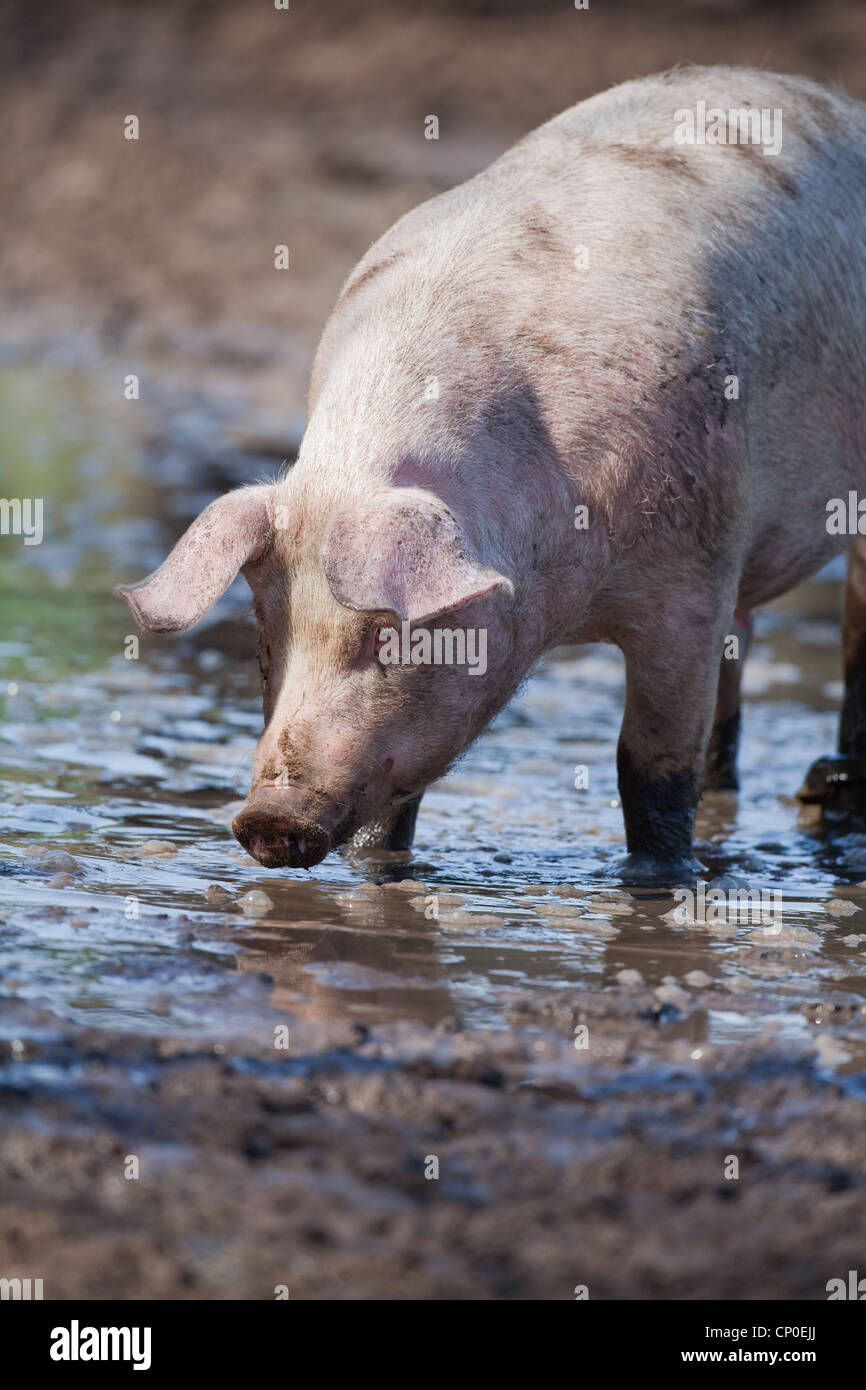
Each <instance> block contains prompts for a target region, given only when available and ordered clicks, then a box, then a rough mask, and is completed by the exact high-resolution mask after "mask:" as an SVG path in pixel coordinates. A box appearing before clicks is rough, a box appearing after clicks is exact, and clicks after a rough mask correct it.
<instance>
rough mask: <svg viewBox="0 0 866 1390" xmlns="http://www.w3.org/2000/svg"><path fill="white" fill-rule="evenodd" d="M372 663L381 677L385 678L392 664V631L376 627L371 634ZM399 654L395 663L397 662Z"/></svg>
mask: <svg viewBox="0 0 866 1390" xmlns="http://www.w3.org/2000/svg"><path fill="white" fill-rule="evenodd" d="M372 648H373V661H374V663H375V664H376V666H377V667H378V668H379V670H380V672H381V673H382V675H383V676H386V675H387V674H388V672H389V671H390V670H391V667H392V665H393V663H394V655H393V653H394V629H393V628H388V627H378V628H376V629H375V631H374V633H373V643H372ZM399 659H400V658H399V654H398V656H397V661H398V662H399Z"/></svg>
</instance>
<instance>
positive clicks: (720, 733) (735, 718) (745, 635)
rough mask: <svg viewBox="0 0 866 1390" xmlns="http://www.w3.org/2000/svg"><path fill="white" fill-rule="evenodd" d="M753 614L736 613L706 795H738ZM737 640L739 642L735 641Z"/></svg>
mask: <svg viewBox="0 0 866 1390" xmlns="http://www.w3.org/2000/svg"><path fill="white" fill-rule="evenodd" d="M752 627H753V623H752V615H751V613H739V612H738V613H735V614H734V622H733V625H732V628H731V631H730V633H728V634H727V635H726V637H725V650H724V654H723V656H722V661H721V667H720V669H719V691H718V695H717V696H716V713H715V716H714V719H713V732H712V734H711V735H710V746H709V748H708V749H707V761H706V766H705V768H704V790H705V791H713V792H720V791H736V790H737V788H738V786H739V785H740V784H739V779H738V777H737V749H738V747H739V743H740V683H741V679H742V674H743V664H744V662H745V660H746V653H747V652H748V650H749V643H750V642H751V640H752ZM732 639H735V640H732Z"/></svg>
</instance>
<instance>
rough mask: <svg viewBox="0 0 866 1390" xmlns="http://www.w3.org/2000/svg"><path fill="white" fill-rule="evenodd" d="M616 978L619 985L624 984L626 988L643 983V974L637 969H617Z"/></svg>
mask: <svg viewBox="0 0 866 1390" xmlns="http://www.w3.org/2000/svg"><path fill="white" fill-rule="evenodd" d="M616 978H617V979H618V980H619V982H620V984H621V985H625V986H626V988H628V989H632V988H634V987H635V986H637V985H641V984H643V975H642V974H641V973H640V971H639V970H618V971H617V974H616Z"/></svg>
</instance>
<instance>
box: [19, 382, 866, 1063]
mask: <svg viewBox="0 0 866 1390" xmlns="http://www.w3.org/2000/svg"><path fill="white" fill-rule="evenodd" d="M0 397H2V406H3V410H2V418H3V422H4V423H3V430H4V434H5V439H4V441H3V444H4V449H3V454H4V458H5V459H7V460H9V461H11V463H10V465H9V467H8V469H7V471H6V473H5V476H4V490H5V491H6V492H7V493H8V494H9V495H21V496H37V495H38V496H43V497H44V499H45V504H44V506H45V513H44V514H45V523H44V525H45V535H44V540H43V542H42V544H41V545H39V546H35V545H34V546H26V545H24V544H23V543H22V541H21V539H20V538H17V537H14V536H8V537H4V538H3V541H2V547H0V566H2V570H0V582H2V592H3V597H2V600H0V602H2V613H3V623H2V642H0V662H2V680H0V697H2V712H3V723H2V733H0V740H2V741H0V778H2V798H3V806H4V815H3V831H2V844H0V911H2V914H3V919H4V921H3V957H4V959H3V978H4V993H5V995H6V996H7V997H12V998H14V999H15V1000H16V1001H19V1002H23V1001H26V1002H27V1003H29V1004H32V1005H34V1006H38V1007H39V1008H40V1009H44V1010H47V1011H48V1013H49V1014H50V1015H53V1016H56V1017H57V1018H58V1019H62V1020H64V1021H86V1022H87V1024H88V1025H89V1026H93V1025H105V1026H108V1027H112V1028H134V1029H137V1030H141V1031H143V1032H163V1031H169V1030H170V1031H175V1030H181V1031H189V1032H192V1033H195V1034H196V1035H203V1034H204V1035H210V1034H214V1035H219V1036H223V1035H224V1034H225V1033H226V1030H227V1029H229V1030H233V1029H235V1028H237V1029H239V1030H241V1031H243V1030H245V1029H248V1028H251V1027H252V1028H255V1027H257V1026H258V1023H259V1020H260V1018H261V1006H262V1003H263V1001H264V999H265V993H266V990H267V987H266V986H265V985H264V984H263V983H262V980H261V977H262V975H268V976H270V977H272V979H273V988H272V991H271V992H270V994H269V995H268V998H267V1007H268V1009H273V1008H274V1007H280V1006H286V1007H289V1008H291V1009H292V1010H300V1011H301V1012H302V1013H309V1014H311V1015H313V1016H326V1015H327V1016H333V1015H335V1014H345V1015H347V1016H356V1017H360V1018H363V1019H364V1020H365V1021H368V1022H369V1021H373V1020H377V1019H394V1018H406V1019H418V1020H423V1021H424V1022H426V1023H435V1022H436V1021H437V1020H439V1019H441V1018H443V1017H446V1016H450V1015H454V1016H456V1017H458V1018H459V1019H460V1020H461V1021H462V1022H463V1023H464V1024H470V1025H477V1026H490V1027H494V1028H497V1027H503V1026H505V1024H506V1018H507V1013H508V1008H509V1004H510V1002H511V1001H512V999H513V998H514V997H516V996H519V995H521V994H523V993H524V992H525V991H526V990H527V989H528V988H531V989H532V990H537V991H544V990H552V989H556V988H558V987H562V986H565V985H569V984H574V983H579V984H585V985H590V986H592V987H593V988H599V987H601V988H603V987H605V986H606V985H610V984H611V983H613V982H617V976H618V972H620V971H622V970H629V971H638V972H640V975H641V977H642V978H643V979H644V980H645V981H646V982H647V983H649V984H652V985H662V984H663V982H664V980H665V979H666V978H667V977H669V976H673V977H676V978H677V981H678V982H680V981H681V979H682V977H683V976H686V975H688V974H689V973H690V972H692V971H696V970H697V971H701V972H703V973H704V974H706V975H707V976H708V977H709V979H710V980H711V981H713V982H719V983H720V984H722V985H724V986H725V987H727V988H728V989H731V990H732V991H733V992H734V994H735V995H736V994H743V995H746V996H747V995H748V993H749V992H750V991H752V990H754V989H755V987H756V986H760V990H761V993H762V996H763V998H764V1000H765V1001H766V1009H767V1012H766V1013H761V1014H760V1015H758V1016H755V1015H754V1014H752V1013H751V1012H750V1013H748V1014H746V1013H743V1014H741V1013H739V1012H738V1010H737V1009H736V1008H735V1007H734V1008H733V1009H731V1010H725V1011H723V1012H719V1013H718V1014H713V1013H712V1012H711V1013H710V1016H709V1019H708V1028H709V1030H710V1034H711V1035H712V1036H714V1037H719V1038H721V1037H724V1036H725V1035H727V1034H729V1033H732V1032H733V1033H736V1032H739V1031H743V1030H747V1031H748V1030H752V1029H756V1028H762V1027H763V1026H764V1025H765V1024H767V1023H768V1022H772V1024H773V1026H774V1027H775V1028H776V1029H780V1030H782V1031H784V1032H785V1033H789V1034H791V1035H793V1034H796V1033H797V1032H803V1031H804V1030H806V1029H807V1028H808V1024H807V1022H806V1020H805V1018H804V1016H803V1014H802V1004H803V1002H804V1000H809V1001H819V1000H820V999H821V996H822V994H823V993H824V991H825V990H826V989H827V988H828V987H829V986H832V987H833V988H835V989H839V988H842V989H844V990H846V991H848V992H850V993H851V994H852V995H853V996H854V997H856V998H857V999H860V998H862V997H863V996H864V990H866V979H864V974H863V955H864V952H863V947H864V943H866V915H864V909H866V892H864V887H863V886H858V881H859V880H860V879H862V878H864V877H866V841H864V846H863V847H862V848H860V847H859V846H857V845H856V843H854V844H850V843H848V842H846V843H845V844H843V845H842V846H841V847H840V846H836V847H835V849H834V850H830V849H828V847H827V846H825V845H823V844H822V842H821V840H820V838H819V837H818V836H817V835H816V833H815V828H814V826H813V825H812V824H811V822H810V819H809V816H810V814H811V813H809V815H806V814H804V813H803V812H802V811H801V810H800V809H799V807H798V805H797V803H796V801H795V799H794V795H793V794H794V793H795V792H796V790H797V787H798V785H799V783H800V781H801V779H802V776H803V773H804V771H805V769H806V767H807V766H808V764H809V762H810V760H811V759H812V758H813V756H816V755H817V754H819V753H822V752H826V751H831V750H832V748H833V746H834V739H835V723H836V710H837V708H838V701H839V695H840V684H839V680H838V671H839V650H838V625H837V616H836V615H837V611H838V604H839V593H838V578H837V577H836V576H834V575H825V576H822V577H821V578H819V579H818V580H816V581H814V582H813V583H812V585H810V586H809V587H808V588H807V589H804V590H802V591H800V592H799V593H798V594H797V595H796V596H794V598H793V599H789V600H788V601H787V603H786V604H785V605H784V606H782V607H780V608H779V609H777V610H775V611H771V612H766V613H764V614H762V615H761V617H760V618H759V623H758V631H757V637H756V641H755V645H754V648H753V651H752V654H751V655H750V658H749V662H748V664H747V668H746V678H745V688H746V692H747V696H748V703H747V709H746V716H745V734H744V743H743V748H742V753H741V769H742V791H741V793H740V795H739V797H738V798H736V799H735V798H734V797H733V796H729V795H723V794H718V795H714V796H710V797H707V798H706V799H705V802H704V805H703V807H702V811H701V816H700V821H699V825H698V836H699V854H700V856H701V858H702V860H703V862H704V863H705V864H706V865H707V874H706V879H707V881H708V882H709V881H710V880H712V879H714V878H715V877H716V876H718V875H731V874H733V875H734V876H735V880H736V882H737V883H739V884H740V885H741V886H744V887H748V888H750V889H756V888H757V889H762V890H764V891H765V892H766V893H767V894H768V895H770V894H772V893H774V892H775V893H778V894H779V895H780V897H779V899H776V900H775V901H776V902H777V904H778V903H781V922H780V921H779V913H778V912H777V913H776V920H774V921H773V922H772V923H770V924H768V925H762V924H761V922H755V921H753V920H751V919H749V920H745V921H743V922H742V923H737V924H734V925H733V926H730V925H723V926H719V925H716V926H715V929H714V926H713V924H712V923H709V922H708V923H706V924H702V923H695V924H689V923H686V924H682V923H680V922H677V921H676V920H672V919H671V916H670V913H671V911H672V909H673V908H674V907H675V904H674V901H673V899H672V897H671V895H670V894H665V893H653V892H644V891H642V892H639V893H638V892H635V893H632V892H629V891H627V890H624V889H623V888H622V887H621V886H620V885H618V884H617V883H616V881H615V880H612V879H611V878H610V865H611V864H612V862H613V861H614V860H615V859H616V857H617V855H618V854H620V853H621V852H622V845H623V833H622V823H621V812H620V808H619V804H618V801H617V791H616V783H615V767H614V753H615V743H616V737H617V732H618V727H619V721H620V717H621V710H622V700H623V663H622V659H621V657H620V655H619V653H618V652H616V651H615V650H614V649H612V648H607V647H603V646H599V647H591V648H586V649H580V650H567V651H561V652H558V653H556V654H555V655H554V656H553V657H552V658H551V659H550V660H549V661H547V662H546V664H545V665H544V666H543V667H542V668H541V669H540V670H539V671H538V672H537V673H536V674H535V675H534V676H533V678H532V680H531V681H530V683H529V684H528V686H527V687H526V688H525V689H524V690H523V692H522V693H521V695H520V696H519V698H518V699H517V700H515V702H514V703H513V704H512V705H511V707H510V708H509V709H508V710H507V711H506V712H505V713H504V714H503V715H502V716H501V717H500V718H499V719H498V720H497V721H496V723H495V724H494V726H493V727H492V728H491V730H490V731H489V732H488V733H487V734H486V735H485V737H484V738H482V739H481V740H480V741H479V743H478V744H477V745H476V746H475V747H474V748H473V749H472V750H471V751H470V752H469V754H468V755H467V756H466V757H465V759H464V760H463V761H462V762H461V764H460V765H459V766H458V767H457V768H455V770H454V771H453V772H452V773H451V774H450V775H449V776H448V777H446V778H445V779H444V781H443V782H441V783H440V784H438V785H437V786H436V787H434V788H433V789H431V790H430V791H429V792H428V794H427V796H426V797H425V800H424V803H423V811H422V814H421V817H420V820H419V829H418V837H417V843H416V846H415V850H414V853H413V855H411V856H408V855H374V856H372V857H364V856H363V855H361V854H354V853H352V852H351V851H350V852H348V853H346V854H344V855H339V854H335V855H331V856H330V857H329V859H328V860H327V861H326V862H325V863H324V864H322V865H320V866H318V867H317V868H316V869H315V870H314V871H313V872H312V873H305V872H304V871H300V870H299V871H296V872H292V871H285V872H283V871H280V872H272V871H266V870H262V869H261V868H260V867H259V866H258V865H257V864H255V863H254V862H253V861H252V860H251V859H249V858H248V856H247V855H246V854H245V853H244V852H243V851H242V850H241V849H240V847H239V846H238V845H237V844H236V842H235V841H234V839H233V838H232V836H231V833H230V830H229V822H230V821H231V818H232V815H233V814H234V812H235V810H236V809H237V807H238V805H239V803H240V801H241V800H242V798H243V796H244V794H245V791H246V788H247V783H248V776H249V768H250V760H251V754H252V750H253V748H254V745H255V741H256V738H257V736H258V733H259V730H260V726H261V714H260V699H259V691H258V679H257V672H256V668H255V663H254V662H253V661H252V660H251V652H252V645H253V639H252V636H251V633H252V629H251V626H250V620H249V617H248V614H247V612H246V602H245V598H244V592H243V588H242V584H241V583H240V582H239V584H238V585H237V586H236V587H235V589H233V591H232V593H231V595H230V596H229V598H228V599H227V600H226V601H225V602H224V604H223V605H221V606H220V608H219V609H218V610H217V611H216V612H215V614H214V615H212V617H211V619H210V620H209V621H208V624H207V626H206V627H205V628H204V629H203V630H202V631H200V632H198V633H195V634H193V635H192V636H191V637H189V638H185V639H180V640H178V639H167V638H154V637H151V636H148V635H145V636H143V637H142V638H141V641H140V647H139V650H138V654H137V657H136V656H135V653H134V650H132V644H130V642H129V641H128V639H129V637H131V636H133V634H132V633H131V632H130V626H131V624H130V620H129V617H128V615H127V614H126V611H125V609H124V608H123V607H122V606H121V605H120V604H119V603H117V602H116V600H114V599H113V598H112V597H111V586H112V584H113V583H114V582H117V581H118V579H121V578H122V579H129V578H134V577H138V576H140V575H141V574H142V573H144V572H145V571H146V570H147V568H148V567H150V566H151V565H152V564H153V563H155V562H156V561H157V560H158V559H159V558H160V556H161V555H162V553H164V550H165V548H166V546H167V545H169V544H170V543H171V541H172V540H173V539H174V537H175V536H176V534H177V532H178V531H179V529H180V528H181V527H182V526H183V525H184V524H186V521H187V519H188V518H189V517H190V516H191V515H193V514H194V512H195V511H196V510H197V508H198V507H199V506H200V505H201V504H203V503H204V502H206V501H207V500H208V496H209V495H210V494H209V492H208V485H207V478H206V476H205V475H206V474H207V472H208V471H209V470H208V468H207V466H206V465H204V464H202V462H201V459H199V460H198V461H196V460H195V459H194V460H192V461H190V460H189V459H188V458H187V457H186V456H185V454H184V442H185V440H186V439H187V438H188V436H189V432H190V430H191V429H193V428H197V429H198V431H199V438H198V445H199V454H205V453H206V452H207V447H206V446H207V444H208V442H209V441H208V437H207V436H208V428H210V429H212V430H215V431H216V432H217V434H218V426H219V422H216V424H214V423H213V422H210V423H208V422H205V424H204V425H203V424H202V420H201V419H200V418H198V419H197V418H196V417H195V415H194V412H193V413H192V419H190V418H189V416H183V415H180V416H178V415H175V416H174V417H173V419H172V422H171V432H172V435H173V437H172V438H171V439H170V440H168V441H167V440H166V438H164V437H162V438H157V439H155V440H153V439H151V440H148V439H147V438H143V437H142V432H141V429H140V425H139V428H138V430H136V428H135V426H136V424H137V423H138V422H139V421H140V419H141V412H140V407H138V406H135V405H130V404H125V405H123V406H121V407H115V408H114V409H113V410H109V407H108V405H107V403H106V401H104V400H101V399H100V398H99V396H98V394H97V393H96V392H95V389H94V388H93V386H92V385H90V386H88V384H87V383H86V382H85V381H83V380H82V379H80V378H78V377H77V376H75V375H73V374H69V373H65V372H63V370H62V368H58V369H57V371H56V372H49V373H39V374H38V375H37V374H34V373H32V372H28V371H26V370H22V369H19V370H9V371H7V372H6V374H5V380H4V381H3V383H2V387H0ZM46 397H48V398H49V399H51V400H52V401H53V402H54V403H55V406H56V408H52V410H51V411H46V410H45V409H44V402H45V399H46ZM130 422H132V423H130ZM223 453H224V454H225V453H226V451H225V448H224V449H223ZM222 464H223V467H224V470H225V472H226V473H227V476H226V479H225V481H226V482H231V481H237V480H238V479H239V478H240V477H242V476H243V475H244V472H245V469H246V468H247V467H248V469H249V471H248V472H247V476H257V475H258V473H259V472H260V471H261V468H262V467H263V466H264V467H267V462H266V461H265V462H264V463H263V461H262V460H247V459H245V458H243V457H242V456H239V457H232V456H229V455H226V457H224V458H223V459H222ZM210 471H211V473H212V472H213V470H212V469H211V470H210ZM232 475H234V476H232ZM578 769H584V772H583V774H582V775H581V773H580V772H579V771H578ZM575 781H577V782H578V783H581V782H586V783H588V785H587V786H585V787H584V786H580V787H579V789H576V788H575ZM858 865H859V868H858ZM724 882H727V880H725V881H724ZM251 892H259V893H263V894H265V895H266V896H267V898H268V899H270V902H271V904H272V906H268V905H267V903H264V904H259V903H257V902H256V901H255V900H254V899H253V900H249V901H245V898H246V895H248V894H249V893H251ZM840 899H841V900H842V905H841V906H840V903H839V900H840ZM767 901H768V902H769V901H770V899H769V896H768V899H767ZM781 964H784V965H785V968H784V969H780V968H779V967H780V965H781ZM686 988H688V986H686ZM841 1051H842V1049H841V1048H840V1055H841Z"/></svg>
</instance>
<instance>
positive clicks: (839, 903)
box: [824, 898, 860, 917]
mask: <svg viewBox="0 0 866 1390" xmlns="http://www.w3.org/2000/svg"><path fill="white" fill-rule="evenodd" d="M824 906H825V907H826V909H827V911H828V912H829V913H830V914H831V915H832V916H833V917H850V916H851V915H852V914H853V913H855V912H859V911H860V909H859V907H858V906H857V904H856V903H852V902H849V901H848V900H847V898H831V899H830V901H829V902H828V903H825V904H824Z"/></svg>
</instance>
